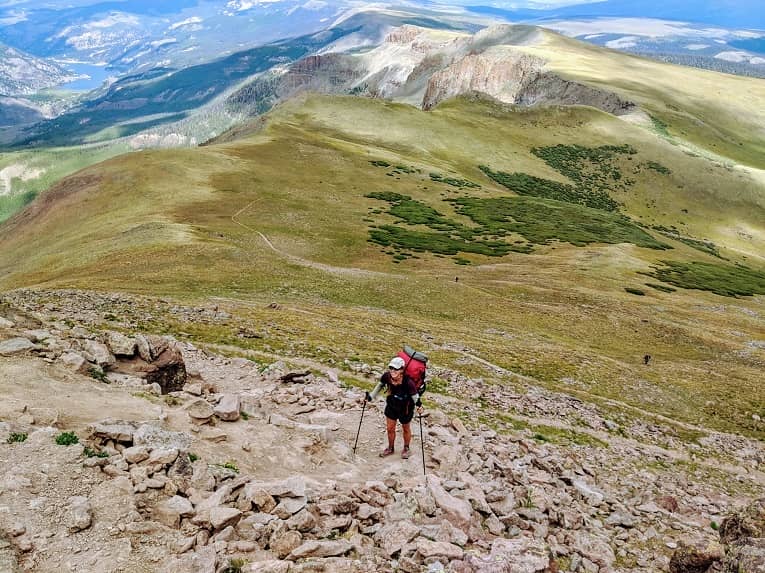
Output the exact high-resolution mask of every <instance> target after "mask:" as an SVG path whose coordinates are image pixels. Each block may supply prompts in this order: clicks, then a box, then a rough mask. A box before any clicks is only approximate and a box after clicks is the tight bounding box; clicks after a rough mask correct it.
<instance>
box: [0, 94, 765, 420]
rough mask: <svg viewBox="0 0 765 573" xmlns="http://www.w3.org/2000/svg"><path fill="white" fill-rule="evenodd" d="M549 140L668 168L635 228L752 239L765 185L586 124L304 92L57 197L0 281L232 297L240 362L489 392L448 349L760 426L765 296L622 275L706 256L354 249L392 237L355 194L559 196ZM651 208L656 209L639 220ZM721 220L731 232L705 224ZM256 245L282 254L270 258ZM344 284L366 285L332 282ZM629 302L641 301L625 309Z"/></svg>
mask: <svg viewBox="0 0 765 573" xmlns="http://www.w3.org/2000/svg"><path fill="white" fill-rule="evenodd" d="M381 125H384V126H385V127H386V129H385V130H384V131H383V132H381V130H380V129H379V126H381ZM617 128H618V132H619V133H620V134H621V135H620V137H619V138H618V139H615V138H614V137H613V135H612V134H613V133H617ZM557 143H572V144H573V143H578V144H582V145H588V146H594V145H601V144H623V143H629V144H630V145H633V146H634V147H635V148H636V149H638V151H639V153H638V156H637V157H638V158H639V160H654V161H660V162H661V163H662V164H665V165H668V166H670V167H671V168H672V170H673V174H672V176H671V177H670V178H669V179H667V176H665V175H661V174H658V173H655V172H653V171H646V172H642V173H641V174H640V175H639V176H636V180H637V182H636V185H635V187H634V188H633V191H631V192H629V193H626V194H625V195H626V196H625V197H619V198H618V199H619V200H622V201H623V202H624V203H625V204H626V205H627V210H628V211H630V212H634V214H635V216H636V217H641V216H642V217H643V219H645V220H647V221H649V222H657V223H661V224H667V223H670V222H673V223H677V221H678V219H677V217H678V209H679V208H680V206H681V205H688V211H689V212H688V214H685V213H682V216H683V218H684V222H685V223H686V225H687V228H688V230H689V231H690V232H692V233H693V234H694V236H708V235H704V234H702V233H703V232H706V231H707V230H710V229H712V224H711V223H710V221H713V220H714V221H715V226H717V225H718V222H719V224H721V225H726V224H728V225H729V224H733V222H736V224H746V225H747V226H748V227H749V228H752V229H756V230H758V232H759V233H760V235H759V237H760V238H759V239H758V240H759V241H762V237H763V228H762V227H763V224H762V221H765V217H763V211H764V210H763V205H762V193H763V191H762V188H761V187H760V188H757V187H756V186H755V184H754V183H751V182H749V181H745V182H744V184H745V185H744V186H745V188H750V191H751V192H750V193H748V194H738V195H735V192H736V191H737V190H739V189H741V187H742V184H741V183H740V182H739V181H738V180H736V179H731V178H730V175H729V173H728V171H727V170H726V168H725V167H724V166H722V165H719V164H718V163H716V162H713V161H709V160H707V159H704V158H700V157H695V158H694V157H690V156H688V155H686V154H684V153H683V152H682V150H680V149H678V148H677V147H675V146H672V145H670V144H668V143H667V142H666V141H664V140H663V139H661V138H658V137H655V136H653V135H652V134H650V133H649V132H647V131H646V130H644V129H642V128H639V127H636V126H630V125H624V124H622V123H621V122H620V120H617V119H615V118H612V117H610V116H607V115H605V114H602V113H599V112H596V111H593V110H588V109H566V110H551V111H543V110H527V111H522V112H517V113H507V112H504V111H502V110H501V109H499V108H497V107H495V106H493V105H490V104H486V103H482V102H470V103H469V102H466V101H464V100H457V101H452V102H448V103H446V104H444V105H442V106H441V107H439V108H438V109H436V110H435V111H433V112H430V113H424V112H421V111H418V110H416V109H414V108H411V107H408V106H403V105H399V104H392V103H384V102H379V101H370V100H363V99H353V98H327V97H314V96H311V97H307V98H303V99H302V100H299V101H295V102H291V103H289V104H287V105H284V106H282V107H280V108H278V109H277V110H275V111H274V112H273V113H272V114H271V117H270V121H269V122H268V123H267V125H266V127H265V128H264V129H263V130H262V131H260V132H259V133H258V134H256V135H254V136H252V137H250V138H249V139H246V140H242V141H235V142H231V143H227V144H223V145H217V146H210V147H205V148H200V149H196V150H174V151H153V152H140V153H134V154H130V155H126V156H122V157H118V158H115V159H112V160H110V161H108V162H106V163H103V164H101V165H98V166H95V167H92V168H89V169H86V170H84V171H82V172H80V173H79V174H77V175H76V176H75V177H73V178H70V179H68V180H66V181H64V182H63V183H61V184H59V185H58V186H57V188H56V189H55V190H54V191H52V192H51V193H48V194H45V195H43V196H42V197H41V198H40V199H38V200H37V201H36V202H35V203H33V205H32V206H31V207H30V208H29V209H27V210H26V211H24V212H23V213H21V214H20V215H19V216H17V217H16V218H14V219H13V220H12V221H10V222H9V223H7V224H6V225H5V226H4V227H3V228H1V229H0V247H1V248H0V277H2V278H1V279H0V286H2V287H5V288H10V287H15V286H22V285H39V286H73V287H80V288H96V289H103V290H123V291H130V292H144V293H154V294H163V295H172V296H176V297H179V298H194V299H198V298H208V297H220V298H223V299H231V300H233V301H239V302H232V303H231V304H234V305H236V306H237V307H238V309H239V311H240V312H244V313H245V315H246V316H249V317H251V319H252V325H253V327H255V328H256V329H260V330H262V331H263V332H264V333H265V336H264V338H263V339H253V340H251V341H248V342H247V344H249V345H250V346H251V347H253V348H255V349H260V350H263V349H266V350H268V349H276V350H280V351H287V350H289V349H295V348H297V349H298V350H299V351H300V353H301V354H303V355H315V356H316V357H318V358H320V359H325V360H326V359H329V358H333V359H335V360H342V358H343V357H346V356H358V357H360V358H361V359H363V360H367V361H377V362H379V361H381V360H384V358H385V356H386V355H387V353H388V352H389V351H390V348H392V347H395V346H396V345H398V344H401V343H402V342H405V341H409V342H412V343H414V344H416V345H418V346H421V347H423V349H425V350H429V351H430V352H431V354H432V355H433V360H434V361H435V363H436V364H439V365H456V364H460V365H459V369H460V370H461V371H463V372H467V373H472V374H473V375H480V376H484V377H486V378H487V380H492V379H493V378H495V375H494V374H493V373H492V372H491V371H487V370H486V369H485V368H484V367H483V366H481V365H480V364H479V363H477V362H473V361H472V359H467V362H466V357H465V356H464V354H462V353H461V351H458V350H455V346H457V347H464V348H467V349H469V352H470V353H472V354H474V355H476V356H479V357H481V358H483V359H486V360H489V361H491V362H493V363H495V364H497V365H500V366H503V367H505V368H509V369H512V370H514V371H516V372H519V373H523V374H527V375H531V376H534V377H536V378H538V379H539V380H540V381H541V382H542V383H543V384H545V385H548V386H549V387H552V388H565V389H566V391H569V392H575V393H576V392H583V393H592V394H597V395H600V396H605V397H610V398H616V399H619V400H624V401H626V402H628V403H631V404H634V405H639V406H644V407H647V408H648V409H650V410H653V411H657V412H661V413H664V414H668V415H670V416H675V417H677V418H679V419H682V420H686V421H691V422H697V421H704V422H705V423H708V424H710V425H712V426H716V427H720V428H733V429H736V430H741V431H745V432H747V433H753V434H757V433H758V432H761V429H758V428H757V427H756V426H755V424H754V422H753V421H752V420H751V413H752V412H760V413H762V410H763V408H765V396H764V395H763V390H762V388H759V387H758V386H757V384H756V382H755V381H756V380H757V379H758V376H759V375H761V372H762V365H763V351H762V350H757V349H756V348H752V347H750V346H748V343H749V342H751V341H754V340H761V339H762V328H761V320H762V319H761V316H762V314H763V312H765V311H764V310H763V303H762V297H757V298H755V299H741V300H731V299H724V298H722V297H719V296H716V295H712V294H710V293H701V292H696V291H684V290H679V291H678V292H676V293H672V294H665V293H662V292H659V291H654V290H652V289H650V288H647V287H642V285H643V283H644V282H646V280H647V279H646V277H642V276H640V275H637V274H636V272H635V271H637V270H649V268H650V264H651V263H655V262H656V261H658V260H660V259H669V260H705V261H714V260H715V259H713V258H712V257H710V256H708V255H705V254H703V253H700V252H699V251H696V250H693V249H691V248H689V247H687V246H685V245H683V244H681V243H676V242H673V246H674V247H675V249H674V250H672V251H658V252H657V251H653V250H650V249H641V248H638V247H635V246H632V245H611V246H598V245H590V246H587V247H580V248H576V247H572V246H570V245H567V244H553V245H550V246H545V247H538V248H537V249H536V251H535V252H534V253H533V254H530V255H525V254H509V255H507V256H505V257H502V258H499V259H496V258H492V259H488V258H485V257H481V256H473V255H471V256H469V257H468V258H470V259H471V260H472V261H473V263H474V265H473V266H469V267H460V266H456V265H455V264H454V261H453V260H451V259H448V258H440V257H435V256H433V255H429V254H424V255H420V256H421V258H419V259H409V260H407V261H405V262H403V263H401V264H396V263H394V261H393V259H392V258H391V257H390V256H389V255H387V254H385V253H384V252H383V250H382V249H381V248H380V247H378V246H376V245H373V244H370V243H369V242H368V241H367V236H368V235H367V233H368V225H367V223H365V222H364V221H363V220H364V219H365V218H369V217H371V218H372V219H374V220H375V221H377V222H392V218H391V217H389V216H388V215H385V214H379V215H373V214H372V215H370V210H374V209H379V208H380V202H379V201H376V200H373V199H368V198H365V197H364V195H365V194H367V193H369V192H370V191H395V192H398V193H402V194H406V195H410V196H412V197H413V198H415V199H418V200H420V201H422V202H425V203H427V204H430V205H432V206H435V207H437V208H438V209H440V210H442V211H443V210H444V206H445V205H446V204H445V203H444V202H443V201H442V199H443V198H445V197H457V196H460V195H462V194H466V195H473V196H477V197H491V196H503V195H507V194H508V193H507V191H506V190H504V189H503V188H501V187H499V186H497V185H494V184H493V183H492V182H491V180H489V179H488V178H486V177H485V176H484V175H483V174H482V173H481V171H480V170H479V169H478V165H479V164H487V165H491V166H492V167H494V168H496V169H503V170H507V171H523V172H528V173H531V174H533V175H536V176H540V177H547V178H550V179H556V180H559V181H563V180H564V178H563V177H562V176H561V175H560V174H559V173H557V172H556V171H554V170H552V169H551V168H550V167H548V166H547V165H546V164H545V163H544V162H543V161H542V160H541V159H539V158H537V157H535V156H534V155H533V154H531V153H530V149H531V148H532V147H535V146H538V145H546V144H557ZM378 159H382V160H387V161H389V162H390V163H393V164H397V163H401V164H404V165H407V166H411V167H415V168H419V169H421V170H422V173H421V174H420V173H414V174H400V175H397V176H395V177H391V176H388V175H386V173H387V172H389V170H386V169H381V168H379V167H375V166H373V165H371V164H370V160H378ZM624 161H625V162H626V161H627V160H626V159H625V160H624ZM628 167H629V166H628V165H626V164H625V169H626V168H628ZM430 172H439V173H443V174H448V175H453V176H456V177H461V178H466V179H470V180H473V181H476V182H479V183H480V184H481V185H482V187H481V189H478V190H475V189H473V190H465V191H459V190H456V189H455V188H453V187H450V186H448V185H445V184H440V183H435V182H433V181H431V180H430V178H429V177H428V174H429V173H430ZM699 173H703V174H704V177H701V176H700V175H698V174H699ZM686 181H694V182H696V183H695V184H694V185H688V184H683V182H686ZM681 184H682V185H683V186H682V187H680V186H679V185H681ZM746 186H749V187H746ZM668 195H671V196H672V199H670V198H668ZM731 196H733V197H736V198H735V199H733V200H729V199H728V197H731ZM652 201H653V202H655V205H656V206H646V204H648V205H652V203H651V202H652ZM721 207H724V209H725V210H724V212H725V218H724V219H723V220H722V221H719V220H720V212H721ZM450 215H451V216H454V214H453V213H451V214H450ZM257 232H260V233H263V234H265V235H266V236H267V237H268V238H269V239H270V240H271V241H272V243H273V244H274V245H275V247H276V248H277V249H280V250H282V251H283V252H285V253H287V254H288V255H290V257H286V256H284V255H283V254H279V253H277V252H274V251H272V250H271V249H270V248H269V247H268V246H267V245H266V243H265V242H264V241H263V239H262V238H261V237H260V236H259V235H258V234H257ZM720 236H722V235H720ZM657 237H658V236H657ZM658 238H661V237H658ZM714 238H717V236H715V237H714ZM720 243H721V244H722V245H723V246H724V245H725V244H726V243H725V242H724V241H720ZM740 243H741V244H740ZM740 243H739V242H735V241H733V245H732V246H734V247H735V248H741V247H742V246H743V247H744V249H743V250H746V252H749V253H753V252H756V249H760V252H762V251H763V244H762V242H759V243H754V244H752V243H751V242H746V241H741V242H740ZM724 252H725V253H726V254H727V255H730V256H732V257H735V256H737V255H736V254H735V252H734V251H730V250H726V251H724ZM295 257H303V258H304V259H306V260H308V261H312V262H314V263H320V264H324V265H334V266H335V267H338V268H327V267H320V268H317V267H315V266H310V265H309V264H308V263H306V262H305V261H303V262H301V261H299V260H297V259H296V258H295ZM349 268H357V269H365V270H367V271H374V273H382V274H369V273H367V274H365V273H360V272H356V271H347V270H343V269H349ZM457 275H459V277H460V281H459V282H458V283H457V282H455V281H454V277H455V276H457ZM654 282H655V281H654ZM625 286H632V287H639V288H640V287H642V288H643V289H644V290H646V291H647V294H646V296H644V297H635V296H634V295H630V294H627V293H625V291H624V287H625ZM272 301H277V302H280V303H281V304H283V305H284V306H285V308H284V309H283V310H282V311H279V312H278V314H277V315H275V314H274V311H272V310H268V309H267V308H266V306H267V304H268V303H270V302H272ZM252 303H254V304H252ZM168 320H170V323H168V322H167V321H163V322H164V324H163V326H162V327H163V328H170V329H173V328H176V331H183V332H187V333H188V334H190V335H193V336H194V337H198V338H199V339H201V340H214V341H221V342H237V343H239V344H241V343H242V341H241V340H240V339H237V338H236V337H235V336H234V334H233V333H232V332H231V331H230V329H228V328H226V327H225V326H224V327H212V326H211V327H209V328H202V329H200V328H199V327H191V326H189V325H187V324H177V325H174V324H173V323H172V318H169V319H168ZM644 353H650V354H652V355H653V356H654V360H655V365H654V366H651V367H649V368H646V367H644V366H643V365H642V361H641V358H642V355H643V354H644Z"/></svg>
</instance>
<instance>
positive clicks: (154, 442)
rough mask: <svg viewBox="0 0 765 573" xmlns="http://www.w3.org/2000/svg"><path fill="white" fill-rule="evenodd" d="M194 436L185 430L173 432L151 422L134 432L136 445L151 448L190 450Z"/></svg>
mask: <svg viewBox="0 0 765 573" xmlns="http://www.w3.org/2000/svg"><path fill="white" fill-rule="evenodd" d="M192 440H193V438H192V437H191V436H190V435H189V434H187V433H185V432H171V431H170V430H163V429H162V428H159V427H157V426H153V425H151V424H142V425H141V426H139V427H138V429H137V430H136V431H135V432H134V434H133V441H134V442H135V445H136V446H148V447H149V448H162V449H174V450H178V451H179V452H188V451H189V449H190V448H191V442H192Z"/></svg>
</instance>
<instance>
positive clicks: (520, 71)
mask: <svg viewBox="0 0 765 573" xmlns="http://www.w3.org/2000/svg"><path fill="white" fill-rule="evenodd" d="M543 65H544V62H543V61H542V60H540V59H539V58H535V57H533V56H529V55H526V54H523V53H521V52H514V51H511V50H509V49H504V50H495V51H492V52H489V53H484V54H476V55H473V54H471V55H468V56H466V57H464V58H462V59H461V60H459V61H457V62H455V63H454V64H452V65H450V66H449V67H447V68H446V69H444V70H441V71H439V72H436V73H435V74H433V75H432V76H431V77H430V81H429V82H428V87H427V90H426V91H425V95H424V96H423V100H422V107H423V109H431V108H433V107H435V106H436V105H437V104H438V103H439V102H441V101H443V100H445V99H448V98H450V97H454V96H457V95H460V94H464V93H468V92H481V93H484V94H487V95H490V96H492V97H494V98H496V99H498V100H500V101H502V102H505V103H516V102H517V100H518V99H520V96H521V93H522V92H523V90H524V88H525V86H526V85H528V84H530V83H532V82H533V81H534V80H536V78H537V77H538V76H539V74H540V71H541V69H542V66H543Z"/></svg>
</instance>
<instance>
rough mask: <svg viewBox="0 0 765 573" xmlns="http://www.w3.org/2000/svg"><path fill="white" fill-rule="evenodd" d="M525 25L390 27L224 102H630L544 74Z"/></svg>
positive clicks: (622, 107) (621, 108) (533, 33)
mask: <svg viewBox="0 0 765 573" xmlns="http://www.w3.org/2000/svg"><path fill="white" fill-rule="evenodd" d="M542 38H543V33H542V32H541V31H540V30H539V29H537V28H533V27H529V26H509V25H500V26H493V27H490V28H486V29H484V30H481V31H480V32H478V33H477V34H475V35H474V36H471V35H468V34H464V33H455V32H446V31H443V30H430V29H426V28H420V27H417V26H410V25H407V26H401V27H399V28H395V29H393V30H392V31H391V32H390V33H389V34H388V35H387V36H386V37H385V40H384V41H383V42H382V43H381V44H380V45H379V46H377V47H376V48H374V49H371V50H368V51H365V52H361V53H357V52H353V53H329V54H322V55H314V56H310V57H307V58H304V59H303V60H300V61H299V62H296V63H295V64H292V65H291V66H289V67H287V68H285V69H283V70H280V71H279V72H278V73H277V74H275V75H272V76H268V77H263V78H260V79H258V80H256V81H255V82H253V83H252V84H250V85H249V86H247V87H245V88H243V89H242V90H240V91H239V92H238V93H237V94H235V95H234V96H232V97H231V98H230V100H229V103H230V104H232V105H234V106H235V107H237V108H238V109H241V108H242V107H245V108H248V109H250V111H252V112H254V113H262V112H263V111H266V110H267V109H269V108H270V107H271V106H272V105H274V104H275V103H276V102H277V101H279V100H281V99H284V98H286V97H289V96H291V95H293V94H295V93H296V92H299V91H306V90H309V91H318V92H322V93H348V94H354V95H370V96H372V97H379V98H385V99H392V100H396V101H403V102H406V103H410V104H413V105H417V106H419V107H422V108H423V109H426V110H428V109H432V108H433V107H435V106H436V105H438V104H439V103H440V102H441V101H443V100H445V99H449V98H452V97H455V96H459V95H462V94H467V93H475V92H478V93H482V94H485V95H488V96H490V97H492V98H494V99H496V100H498V101H501V102H503V103H509V104H518V105H524V106H530V105H588V106H592V107H596V108H598V109H601V110H603V111H606V112H608V113H613V114H617V115H618V114H622V113H626V112H628V111H630V110H631V109H632V108H633V107H634V104H632V103H630V102H626V101H623V100H622V99H620V98H619V97H618V96H617V95H616V94H613V93H610V92H606V91H603V90H600V89H597V88H593V87H589V86H586V85H582V84H579V83H576V82H571V81H568V80H566V79H564V78H561V77H559V76H556V75H554V74H551V73H549V72H545V70H544V67H545V62H544V60H542V59H541V58H538V57H536V56H532V55H529V54H527V53H526V52H524V51H523V49H522V46H524V45H530V44H534V43H537V42H539V41H541V39H542Z"/></svg>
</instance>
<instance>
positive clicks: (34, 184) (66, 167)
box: [0, 142, 128, 222]
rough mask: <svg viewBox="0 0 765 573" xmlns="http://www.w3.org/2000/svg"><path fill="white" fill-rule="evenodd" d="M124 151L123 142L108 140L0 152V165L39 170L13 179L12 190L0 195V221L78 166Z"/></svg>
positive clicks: (0, 167) (76, 169)
mask: <svg viewBox="0 0 765 573" xmlns="http://www.w3.org/2000/svg"><path fill="white" fill-rule="evenodd" d="M126 151H128V146H127V144H126V143H125V142H111V143H102V144H94V145H82V146H77V147H60V148H50V149H35V150H32V151H12V152H6V153H1V154H0V169H3V168H5V167H8V166H10V165H14V164H20V165H23V166H24V167H25V168H26V169H27V170H30V171H40V172H41V173H40V175H39V176H38V177H35V178H32V179H28V180H27V181H23V180H19V179H17V180H14V181H13V192H12V193H9V194H6V195H2V196H0V222H1V221H4V220H5V219H7V218H8V217H10V216H12V215H13V214H14V213H16V212H17V211H19V210H20V209H21V207H23V206H24V205H25V204H26V203H28V202H29V201H31V200H32V199H33V198H34V197H35V196H36V195H37V194H38V193H41V192H42V191H44V190H46V189H48V188H49V187H50V186H51V185H53V184H55V183H56V182H57V181H59V180H61V179H63V178H64V177H66V176H68V175H71V174H72V173H75V172H77V171H79V170H80V169H82V168H84V167H87V166H89V165H93V164H94V163H98V162H100V161H104V160H106V159H109V158H111V157H114V156H115V155H119V154H121V153H125V152H126Z"/></svg>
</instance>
